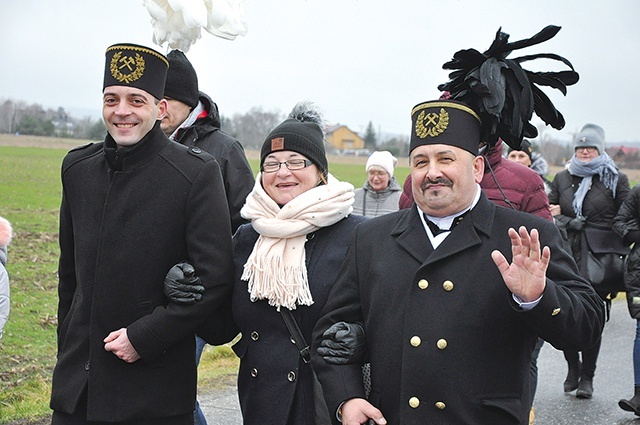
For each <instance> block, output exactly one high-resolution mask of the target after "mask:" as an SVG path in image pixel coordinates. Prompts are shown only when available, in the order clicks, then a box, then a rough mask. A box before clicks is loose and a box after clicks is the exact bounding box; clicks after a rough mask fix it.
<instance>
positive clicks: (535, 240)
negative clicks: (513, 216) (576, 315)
mask: <svg viewBox="0 0 640 425" xmlns="http://www.w3.org/2000/svg"><path fill="white" fill-rule="evenodd" d="M509 237H510V238H511V252H512V255H513V258H512V262H511V264H509V263H508V262H507V259H506V258H505V257H504V255H502V253H501V252H500V251H497V250H496V251H493V252H492V253H491V258H492V259H493V262H494V263H495V265H496V267H498V270H499V271H500V274H502V279H504V283H505V284H506V285H507V288H509V290H510V291H511V293H512V294H513V295H515V296H516V297H518V298H519V299H521V300H522V301H524V302H531V301H535V300H537V299H538V298H540V297H541V296H542V293H543V292H544V289H545V287H546V284H547V278H546V273H547V268H548V267H549V261H550V260H551V250H550V249H549V247H546V246H545V247H544V248H543V249H542V250H541V249H540V236H539V234H538V230H536V229H532V230H531V234H529V232H527V229H526V228H525V227H524V226H520V228H519V229H518V232H516V231H515V229H513V228H512V229H509Z"/></svg>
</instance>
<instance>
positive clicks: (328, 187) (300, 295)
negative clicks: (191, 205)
mask: <svg viewBox="0 0 640 425" xmlns="http://www.w3.org/2000/svg"><path fill="white" fill-rule="evenodd" d="M261 180H262V178H261V174H260V173H258V175H257V176H256V182H255V185H254V187H253V191H251V193H250V194H249V195H248V196H247V200H246V203H245V204H244V206H243V207H242V210H241V211H240V214H241V215H242V217H243V218H245V219H248V220H251V225H252V226H253V228H254V229H255V230H256V232H258V233H259V234H260V236H259V237H258V240H257V241H256V244H255V245H254V246H253V251H252V252H251V254H250V255H249V258H248V259H247V262H246V264H245V265H244V272H243V273H242V277H241V279H242V280H245V281H248V282H249V293H250V294H251V301H257V300H263V299H266V300H268V301H269V305H272V306H275V307H277V309H278V311H280V307H286V308H288V309H290V310H295V309H296V305H311V304H313V298H312V296H311V291H310V290H309V281H308V279H307V266H306V259H305V250H304V244H305V242H306V235H307V234H309V233H311V232H314V231H316V230H318V229H320V228H322V227H328V226H331V225H332V224H334V223H337V222H338V221H340V220H342V219H343V218H345V217H346V216H348V215H349V214H350V213H351V211H353V207H352V204H353V197H354V188H353V185H352V184H350V183H346V182H341V181H338V180H336V179H335V178H334V177H333V176H332V175H331V174H329V175H328V183H327V184H325V185H319V186H316V187H314V188H313V189H309V190H307V191H306V192H304V193H301V194H300V195H298V196H296V197H295V198H294V199H292V200H291V201H289V202H287V203H286V204H285V205H284V206H283V207H282V208H280V206H279V205H278V204H277V203H276V202H275V201H274V200H273V199H272V198H271V197H270V196H269V195H267V193H266V192H265V190H264V188H263V187H262V183H261Z"/></svg>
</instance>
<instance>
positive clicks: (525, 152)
mask: <svg viewBox="0 0 640 425" xmlns="http://www.w3.org/2000/svg"><path fill="white" fill-rule="evenodd" d="M507 159H509V160H511V161H514V162H517V163H518V164H522V165H524V166H525V167H529V168H531V169H532V170H533V171H535V172H536V173H537V174H538V175H539V176H540V178H541V179H542V181H543V182H544V187H545V191H546V192H547V194H549V191H550V190H551V188H550V185H551V182H550V181H549V179H547V174H549V164H548V163H547V160H546V159H544V157H543V156H542V155H541V154H540V153H539V152H534V151H533V147H532V146H531V142H530V141H528V140H527V139H523V140H522V146H521V147H520V150H515V149H513V148H509V153H508V154H507Z"/></svg>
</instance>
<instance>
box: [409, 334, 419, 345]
mask: <svg viewBox="0 0 640 425" xmlns="http://www.w3.org/2000/svg"><path fill="white" fill-rule="evenodd" d="M410 342H411V345H413V346H414V347H417V346H419V345H420V344H422V340H421V339H420V337H419V336H412V337H411V340H410Z"/></svg>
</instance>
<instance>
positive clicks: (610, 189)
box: [549, 124, 630, 399]
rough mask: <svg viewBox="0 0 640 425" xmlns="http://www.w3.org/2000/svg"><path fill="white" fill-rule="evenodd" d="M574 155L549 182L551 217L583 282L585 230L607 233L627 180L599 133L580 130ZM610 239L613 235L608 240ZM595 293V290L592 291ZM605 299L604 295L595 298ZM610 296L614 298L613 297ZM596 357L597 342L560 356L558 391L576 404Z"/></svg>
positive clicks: (593, 128)
mask: <svg viewBox="0 0 640 425" xmlns="http://www.w3.org/2000/svg"><path fill="white" fill-rule="evenodd" d="M573 147H574V152H575V153H574V155H573V157H572V158H571V159H570V163H569V166H568V167H567V168H566V169H565V170H563V171H561V172H559V173H558V174H557V175H556V176H555V178H554V179H553V181H552V182H551V193H549V204H550V210H551V214H552V215H553V218H554V220H555V222H556V224H557V225H558V227H559V228H560V229H561V232H562V231H563V230H566V235H567V239H568V243H569V245H570V246H571V252H572V254H573V257H574V259H575V260H576V263H577V264H578V268H579V270H580V273H581V274H582V275H583V276H586V273H585V270H586V268H585V267H586V265H585V263H586V257H587V256H586V254H585V255H582V254H583V248H584V249H586V246H585V237H584V232H585V229H586V228H589V227H596V228H606V229H611V228H612V221H613V218H614V217H615V216H616V214H617V213H618V210H619V208H620V206H621V205H622V203H623V202H624V200H625V199H626V198H627V195H628V193H629V190H630V188H629V179H628V178H627V176H626V175H625V174H624V173H622V172H620V171H619V170H618V168H617V167H616V164H615V163H614V161H613V159H611V157H610V156H609V155H608V154H607V153H606V152H605V139H604V130H603V129H602V128H601V127H600V126H597V125H595V124H585V126H584V127H583V128H582V130H581V131H580V133H579V134H578V136H577V137H576V140H575V141H574V142H573ZM614 236H615V235H614ZM596 290H597V288H596ZM599 295H600V296H601V297H602V298H603V299H605V298H607V296H610V294H606V293H599ZM613 296H615V295H613ZM599 351H600V341H598V342H597V343H596V344H595V345H594V346H593V347H592V348H590V349H589V350H586V351H583V352H582V359H580V353H578V352H569V351H565V352H564V356H565V359H566V360H567V364H568V373H567V378H566V380H565V381H564V391H565V392H571V391H574V390H576V389H577V391H576V396H577V397H578V398H586V399H588V398H591V397H592V395H593V377H594V374H595V370H596V362H597V359H598V353H599Z"/></svg>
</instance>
